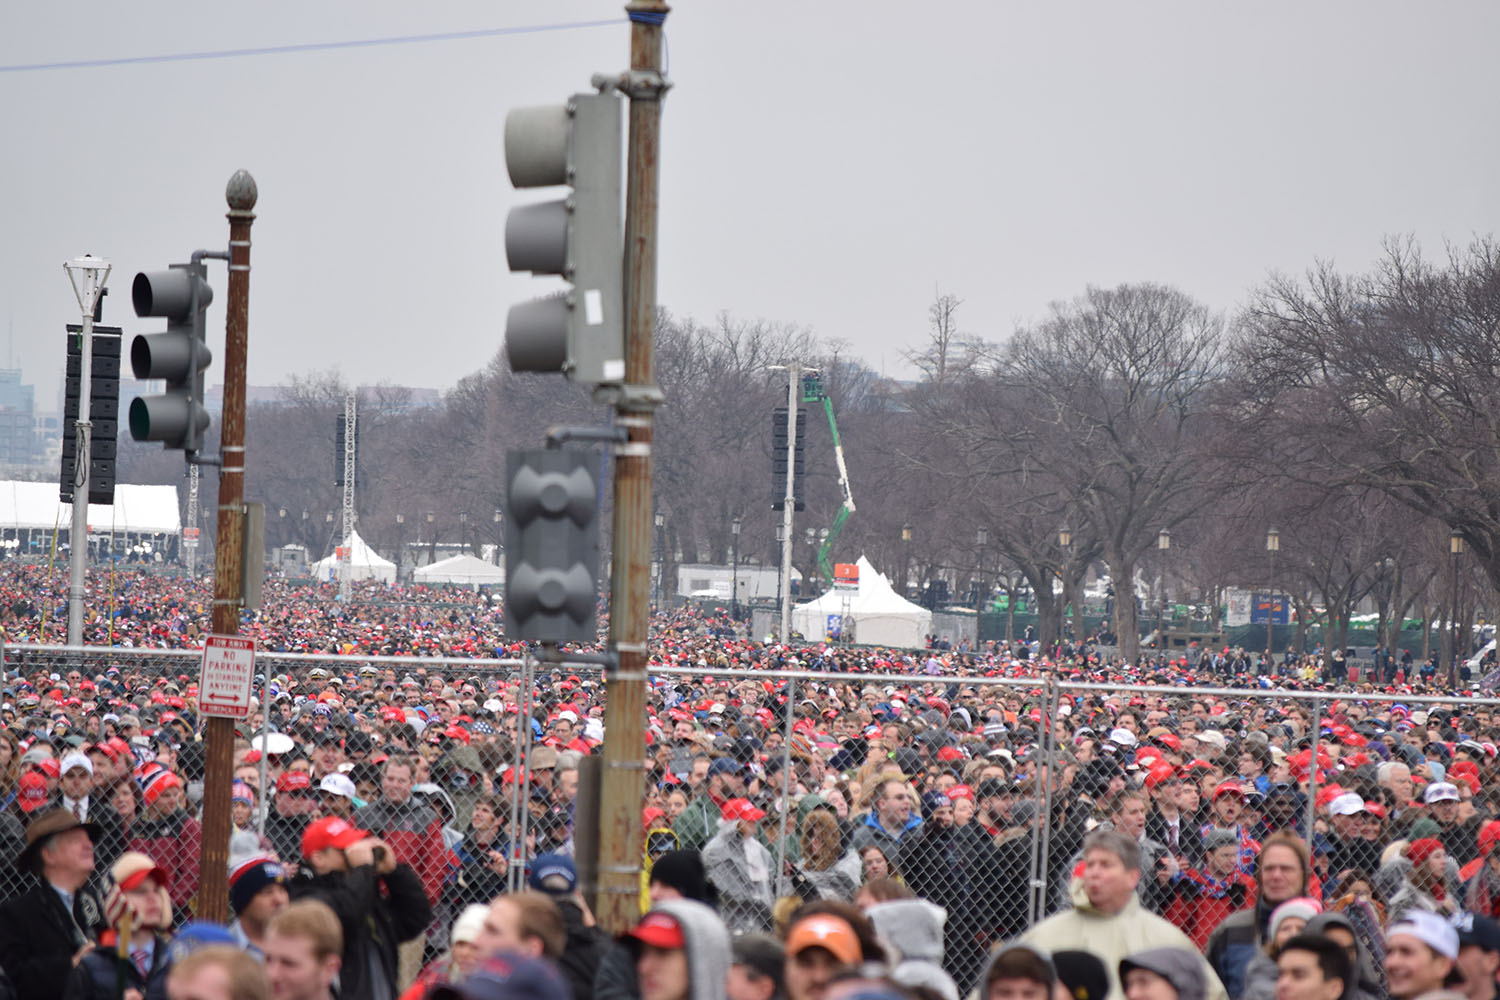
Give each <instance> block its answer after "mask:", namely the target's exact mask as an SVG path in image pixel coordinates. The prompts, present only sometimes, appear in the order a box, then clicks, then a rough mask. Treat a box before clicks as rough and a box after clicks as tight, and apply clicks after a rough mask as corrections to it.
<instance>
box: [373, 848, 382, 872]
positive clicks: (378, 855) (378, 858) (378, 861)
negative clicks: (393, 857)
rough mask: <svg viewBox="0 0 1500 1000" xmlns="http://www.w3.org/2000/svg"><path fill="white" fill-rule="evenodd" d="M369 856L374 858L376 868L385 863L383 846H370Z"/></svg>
mask: <svg viewBox="0 0 1500 1000" xmlns="http://www.w3.org/2000/svg"><path fill="white" fill-rule="evenodd" d="M370 856H371V857H372V858H373V859H374V860H375V867H376V868H379V867H380V866H381V865H383V864H385V848H384V847H375V848H371V850H370Z"/></svg>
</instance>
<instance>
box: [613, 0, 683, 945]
mask: <svg viewBox="0 0 1500 1000" xmlns="http://www.w3.org/2000/svg"><path fill="white" fill-rule="evenodd" d="M668 10H669V8H668V7H667V5H666V4H665V3H662V2H660V0H631V2H630V3H629V4H627V5H626V7H625V12H626V14H628V15H629V17H630V22H631V23H630V73H629V74H628V75H627V76H626V77H625V78H624V79H623V80H622V81H621V88H622V89H623V90H624V92H625V93H626V94H627V95H628V96H629V98H630V140H629V157H630V159H629V168H628V172H627V177H626V193H625V262H624V267H625V384H624V386H623V387H622V389H621V392H620V394H619V396H618V398H617V401H616V407H615V423H616V425H617V426H619V427H623V428H624V429H625V431H626V441H625V443H623V444H621V445H619V446H617V448H616V451H615V511H614V526H613V530H614V554H613V565H612V567H611V576H610V589H611V605H610V615H609V631H610V636H609V638H610V647H611V649H613V651H614V652H615V654H616V656H617V657H618V661H617V663H616V664H615V666H614V667H613V668H612V669H611V670H609V671H608V672H607V673H606V675H605V691H606V694H607V697H608V703H607V706H606V708H605V732H606V733H608V737H607V738H606V739H605V741H604V780H603V782H602V786H603V787H602V789H601V794H600V808H599V812H600V816H599V819H600V837H599V851H600V857H599V896H598V900H599V907H598V914H597V916H598V919H599V923H600V924H601V925H602V926H603V927H604V928H605V929H606V930H608V931H611V932H619V931H623V930H626V929H627V928H629V927H631V926H632V925H634V924H635V922H636V921H637V920H638V919H639V918H640V914H641V908H640V899H641V883H640V871H641V858H642V843H641V841H642V836H643V832H642V830H641V795H642V792H643V790H644V781H645V773H646V771H645V758H646V738H645V728H646V727H645V722H646V656H647V645H646V643H647V633H648V631H649V629H650V625H651V610H650V609H651V603H650V602H651V523H652V522H651V473H652V464H651V445H652V439H653V436H654V417H653V415H654V413H655V410H656V406H657V404H658V403H659V402H660V399H661V392H660V390H659V389H657V387H656V347H655V340H654V333H655V323H656V213H657V186H658V179H659V176H660V170H659V163H658V154H659V152H660V147H661V97H662V95H663V94H664V93H665V92H666V89H667V83H666V80H665V79H664V78H663V77H662V73H661V67H662V57H661V53H662V30H661V29H662V22H663V21H665V20H666V16H667V11H668Z"/></svg>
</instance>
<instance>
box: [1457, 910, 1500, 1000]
mask: <svg viewBox="0 0 1500 1000" xmlns="http://www.w3.org/2000/svg"><path fill="white" fill-rule="evenodd" d="M1455 924H1456V928H1457V930H1458V963H1457V964H1458V971H1459V972H1460V973H1461V974H1462V975H1463V983H1462V984H1461V985H1460V986H1459V987H1458V988H1459V989H1460V990H1462V991H1463V994H1464V996H1466V997H1468V998H1469V1000H1495V993H1496V989H1495V974H1496V973H1497V972H1500V923H1496V922H1495V921H1494V920H1493V919H1491V918H1490V917H1486V916H1483V915H1481V914H1477V913H1460V914H1459V915H1458V916H1457V917H1456V918H1455Z"/></svg>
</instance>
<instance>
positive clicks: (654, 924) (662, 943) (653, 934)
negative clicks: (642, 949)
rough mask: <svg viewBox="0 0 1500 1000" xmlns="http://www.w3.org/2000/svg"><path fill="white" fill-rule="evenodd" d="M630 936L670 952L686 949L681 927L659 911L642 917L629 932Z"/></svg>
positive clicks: (685, 939) (685, 940)
mask: <svg viewBox="0 0 1500 1000" xmlns="http://www.w3.org/2000/svg"><path fill="white" fill-rule="evenodd" d="M630 936H631V937H633V938H635V939H636V940H637V941H640V942H641V943H642V944H649V945H650V946H651V947H653V948H662V949H665V950H669V951H670V950H673V949H678V948H685V947H687V938H685V937H684V936H683V933H682V925H681V924H679V923H678V922H677V921H676V920H675V919H674V918H673V917H671V916H670V915H668V914H666V913H662V912H661V911H660V910H653V911H652V912H650V913H648V914H646V915H645V916H644V917H642V918H641V922H640V923H638V924H636V925H635V927H634V929H632V930H631V931H630Z"/></svg>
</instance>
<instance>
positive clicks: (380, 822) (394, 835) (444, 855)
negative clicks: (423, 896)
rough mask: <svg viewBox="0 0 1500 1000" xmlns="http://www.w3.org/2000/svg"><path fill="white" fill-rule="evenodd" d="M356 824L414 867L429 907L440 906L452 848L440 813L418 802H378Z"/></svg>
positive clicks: (360, 814)
mask: <svg viewBox="0 0 1500 1000" xmlns="http://www.w3.org/2000/svg"><path fill="white" fill-rule="evenodd" d="M354 823H355V825H356V826H358V827H360V828H361V829H363V830H369V831H370V832H371V833H373V834H374V835H375V836H377V837H379V838H380V839H381V840H384V841H385V842H386V843H387V844H390V845H391V850H393V851H395V852H396V860H397V861H404V862H406V863H407V864H409V865H411V867H412V870H413V871H415V872H416V873H417V877H418V878H420V879H421V880H422V888H423V889H424V890H425V891H426V893H427V901H428V903H430V904H431V905H433V906H436V905H437V902H438V900H439V899H440V898H442V890H443V878H444V876H445V875H446V874H447V871H448V847H447V845H446V844H444V843H443V822H442V820H441V819H440V818H439V817H438V814H437V812H436V811H435V810H434V809H433V808H432V807H431V806H429V805H427V804H426V803H424V802H419V801H418V800H416V799H407V800H406V801H405V802H403V803H401V804H400V805H395V804H393V803H391V802H390V801H388V800H386V799H377V800H376V801H374V802H372V803H370V804H369V805H367V806H365V807H364V808H363V809H361V810H359V812H357V813H356V814H355V816H354Z"/></svg>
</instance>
